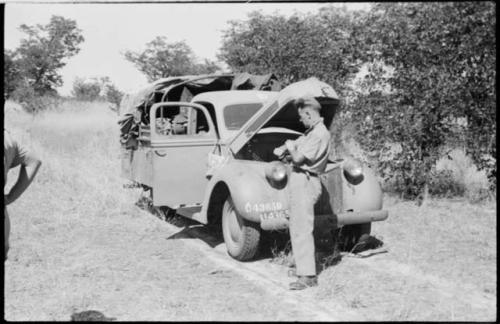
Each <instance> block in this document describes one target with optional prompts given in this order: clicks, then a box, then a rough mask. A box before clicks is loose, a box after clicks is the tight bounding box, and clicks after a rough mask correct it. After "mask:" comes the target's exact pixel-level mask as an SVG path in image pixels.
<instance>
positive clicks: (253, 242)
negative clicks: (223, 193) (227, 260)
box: [222, 196, 261, 261]
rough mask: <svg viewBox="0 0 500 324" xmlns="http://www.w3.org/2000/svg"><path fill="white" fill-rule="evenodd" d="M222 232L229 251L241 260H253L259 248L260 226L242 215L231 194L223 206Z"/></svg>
mask: <svg viewBox="0 0 500 324" xmlns="http://www.w3.org/2000/svg"><path fill="white" fill-rule="evenodd" d="M222 234H223V236H224V242H225V243H226V247H227V252H228V253H229V255H230V256H232V257H233V258H235V259H236V260H239V261H248V260H251V259H252V258H253V257H254V256H255V255H256V254H257V250H258V248H259V242H260V235H261V233H260V226H259V224H257V223H254V222H250V221H248V220H246V219H244V218H243V217H241V216H240V215H239V214H238V212H237V211H236V208H235V207H234V203H233V200H232V198H231V196H229V197H228V198H227V199H226V201H225V203H224V206H223V208H222Z"/></svg>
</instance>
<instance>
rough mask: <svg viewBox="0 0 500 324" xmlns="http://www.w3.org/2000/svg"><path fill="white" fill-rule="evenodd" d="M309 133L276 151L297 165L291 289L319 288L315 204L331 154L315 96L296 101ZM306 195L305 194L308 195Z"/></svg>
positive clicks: (293, 193)
mask: <svg viewBox="0 0 500 324" xmlns="http://www.w3.org/2000/svg"><path fill="white" fill-rule="evenodd" d="M294 104H295V107H297V111H298V113H299V116H300V121H301V122H302V124H304V126H305V127H306V129H307V130H306V132H305V133H304V134H303V135H302V136H300V137H299V138H297V139H296V140H295V141H292V140H287V141H286V142H285V144H284V145H282V146H280V147H277V148H276V149H274V152H273V153H274V154H275V155H276V156H279V157H284V156H285V155H287V154H288V155H289V159H290V160H291V163H292V165H293V171H292V173H291V175H290V192H291V200H290V226H289V228H290V239H291V242H292V251H293V255H294V259H295V264H296V270H297V271H296V273H297V277H298V280H297V281H296V282H292V283H291V284H290V289H291V290H301V289H305V288H307V287H312V286H316V285H317V284H318V279H317V276H316V262H315V247H314V237H313V230H314V204H315V203H316V201H317V200H318V199H319V197H320V196H321V182H320V179H319V174H321V173H323V172H324V171H325V168H326V164H327V162H328V155H329V153H330V146H331V144H330V137H331V135H330V132H329V131H328V129H327V128H326V126H325V124H324V123H323V118H322V117H321V116H320V110H321V105H320V104H319V102H318V101H317V100H316V99H315V98H313V97H307V98H299V99H296V100H295V101H294ZM304 193H305V195H304Z"/></svg>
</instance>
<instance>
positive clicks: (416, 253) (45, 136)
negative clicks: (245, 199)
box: [4, 102, 497, 321]
mask: <svg viewBox="0 0 500 324" xmlns="http://www.w3.org/2000/svg"><path fill="white" fill-rule="evenodd" d="M64 109H65V112H48V113H46V114H41V115H39V116H36V117H32V116H28V115H26V114H24V113H22V111H19V107H18V106H16V105H14V104H12V103H9V102H8V103H7V105H6V110H5V125H6V128H8V129H10V130H11V132H12V133H13V135H15V136H16V137H17V138H19V139H20V140H21V141H23V142H24V143H27V144H28V145H30V146H32V147H33V148H34V149H35V150H36V152H38V154H39V155H40V157H41V159H42V161H43V164H42V167H41V169H40V172H39V174H38V176H37V178H36V180H35V181H34V183H33V184H32V186H31V187H30V188H29V189H28V190H27V192H26V193H25V194H24V195H23V196H22V197H21V198H20V199H19V200H18V201H16V202H15V203H13V204H12V205H11V206H9V213H10V215H11V222H12V233H11V251H10V253H9V259H8V260H7V261H6V263H5V288H4V289H5V291H4V293H5V298H4V314H5V315H4V317H5V319H6V320H10V321H33V320H57V321H65V320H69V319H70V316H71V315H72V314H74V313H76V312H81V311H86V310H97V311H99V312H102V313H103V314H104V315H106V316H107V317H113V318H116V319H117V320H120V321H141V320H146V321H147V320H158V321H178V320H192V321H199V320H234V321H241V320H249V321H252V320H255V321H274V320H280V321H281V320H283V321H295V320H297V321H353V320H354V321H357V320H360V321H363V320H376V321H383V320H399V321H417V320H418V321H420V320H422V321H424V320H435V321H438V320H439V321H495V320H496V312H497V309H496V296H497V290H496V286H497V276H496V270H497V269H496V258H497V255H496V242H497V240H496V203H495V202H485V203H481V204H470V203H468V202H466V201H464V200H461V199H457V200H430V201H428V202H427V203H426V204H425V205H423V206H417V204H415V203H414V202H411V201H401V200H399V199H397V198H394V197H388V196H386V198H385V201H384V207H385V208H387V209H388V210H389V218H388V219H387V220H386V221H384V222H379V223H374V224H373V227H372V233H373V234H374V235H375V236H376V237H378V238H380V239H381V240H382V241H383V242H384V247H385V248H386V249H387V252H386V253H380V254H375V255H372V256H369V257H366V258H356V257H353V256H351V255H344V256H343V258H342V259H341V260H340V262H338V263H337V264H335V265H331V266H329V267H327V268H326V269H324V270H323V271H322V272H321V273H320V275H319V286H318V287H316V288H311V289H308V290H306V291H300V292H292V291H288V290H287V285H288V282H290V281H291V278H289V277H288V276H287V272H288V268H287V267H286V266H285V265H282V264H280V263H279V262H276V257H273V256H272V255H270V256H262V257H260V258H258V260H257V261H253V262H245V263H242V262H238V261H235V260H233V259H231V258H230V257H229V256H228V255H227V253H226V251H225V247H224V244H223V243H222V241H221V240H220V237H218V236H217V235H216V234H215V233H212V232H211V230H210V229H208V228H206V227H204V226H201V225H196V224H195V225H193V224H191V225H189V226H188V225H186V224H181V225H179V224H177V225H175V224H172V222H170V223H169V222H165V221H163V220H162V219H160V218H158V217H156V216H154V215H153V214H152V213H150V212H148V211H147V210H144V209H141V208H139V207H138V206H136V205H135V202H137V201H138V200H139V198H140V196H141V191H140V190H138V189H127V188H124V185H125V184H128V182H127V181H126V180H124V179H122V178H121V177H120V156H119V142H118V125H117V123H116V120H117V116H116V114H114V113H113V112H111V111H110V110H109V109H108V108H107V107H106V105H104V104H86V105H85V104H79V103H73V104H72V105H71V107H64ZM15 176H16V170H13V172H12V173H10V174H9V178H8V180H9V181H8V185H7V187H9V184H12V181H13V180H14V178H15ZM275 256H276V255H275Z"/></svg>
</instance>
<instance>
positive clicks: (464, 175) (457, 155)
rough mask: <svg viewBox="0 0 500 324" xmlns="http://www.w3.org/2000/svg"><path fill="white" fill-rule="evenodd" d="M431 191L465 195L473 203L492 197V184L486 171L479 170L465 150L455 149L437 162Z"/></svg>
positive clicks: (431, 180) (432, 175)
mask: <svg viewBox="0 0 500 324" xmlns="http://www.w3.org/2000/svg"><path fill="white" fill-rule="evenodd" d="M431 183H432V185H431ZM429 192H430V193H433V194H435V195H438V196H440V195H443V194H444V195H445V196H446V195H449V194H455V195H460V196H465V197H466V198H467V200H469V201H470V202H471V203H477V202H480V201H482V200H484V199H487V198H489V197H490V184H489V182H488V177H487V174H486V171H485V170H478V168H477V166H476V165H475V164H474V162H473V161H472V158H471V157H470V156H469V155H467V154H466V153H465V152H464V150H462V149H453V150H450V151H449V152H447V153H446V154H445V156H443V157H441V158H440V159H439V160H438V161H437V162H436V165H435V170H433V172H431V177H430V184H429Z"/></svg>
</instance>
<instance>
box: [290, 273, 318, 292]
mask: <svg viewBox="0 0 500 324" xmlns="http://www.w3.org/2000/svg"><path fill="white" fill-rule="evenodd" d="M298 277H299V279H297V281H295V282H292V283H290V290H302V289H306V288H308V287H314V286H317V285H318V277H317V276H298Z"/></svg>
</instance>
